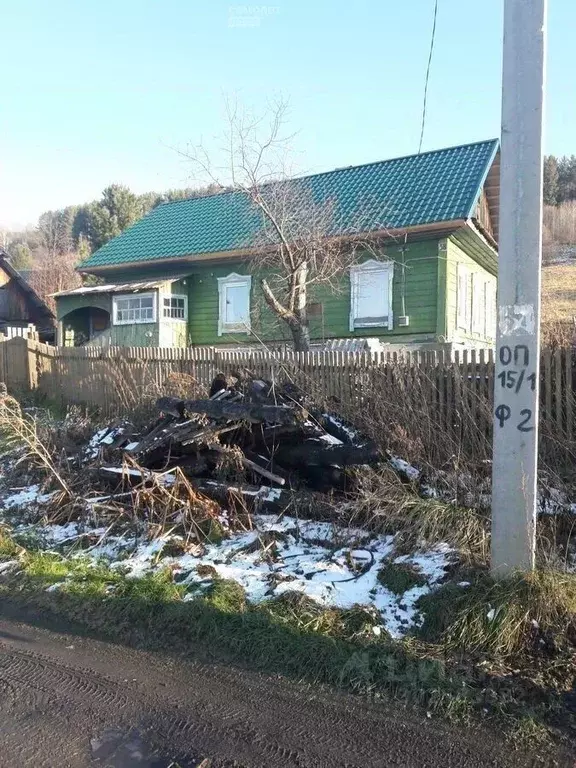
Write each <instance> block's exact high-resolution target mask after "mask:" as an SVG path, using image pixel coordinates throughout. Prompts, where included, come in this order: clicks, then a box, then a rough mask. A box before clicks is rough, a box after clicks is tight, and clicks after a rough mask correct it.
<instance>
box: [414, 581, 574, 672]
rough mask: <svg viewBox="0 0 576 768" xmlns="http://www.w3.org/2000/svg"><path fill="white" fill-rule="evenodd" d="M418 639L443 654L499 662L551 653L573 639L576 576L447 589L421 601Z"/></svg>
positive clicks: (485, 583)
mask: <svg viewBox="0 0 576 768" xmlns="http://www.w3.org/2000/svg"><path fill="white" fill-rule="evenodd" d="M420 608H421V610H422V611H423V612H424V615H425V621H424V625H423V627H422V630H421V633H422V636H423V637H424V638H425V639H427V640H430V641H435V642H442V644H443V645H444V647H445V648H448V649H451V650H459V651H467V652H474V651H482V652H483V653H489V654H491V655H494V656H498V657H500V658H502V659H507V658H511V657H517V656H519V655H523V654H525V653H527V652H534V651H539V650H540V651H541V650H545V649H546V648H548V650H550V651H552V650H553V649H554V648H555V647H556V646H557V645H558V644H565V643H566V642H569V638H572V639H574V636H575V635H574V633H575V625H574V615H575V613H576V576H574V575H572V574H563V573H558V572H552V571H534V572H533V573H528V574H524V575H518V576H515V577H512V578H510V579H506V580H502V581H498V582H494V581H492V580H491V579H490V577H489V576H481V577H480V578H478V579H477V580H476V581H475V582H474V583H473V584H471V585H470V586H469V587H468V588H466V589H461V588H460V587H457V586H456V585H455V584H447V585H445V586H444V587H443V588H441V589H440V590H439V591H437V592H435V593H432V594H430V595H426V596H424V597H423V598H421V599H420Z"/></svg>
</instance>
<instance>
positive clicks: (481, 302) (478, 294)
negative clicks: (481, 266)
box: [472, 272, 486, 336]
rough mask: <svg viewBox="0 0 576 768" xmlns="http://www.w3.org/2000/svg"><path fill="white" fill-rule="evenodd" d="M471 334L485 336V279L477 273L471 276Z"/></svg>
mask: <svg viewBox="0 0 576 768" xmlns="http://www.w3.org/2000/svg"><path fill="white" fill-rule="evenodd" d="M472 333H475V334H477V335H478V336H484V335H485V334H486V279H485V277H484V275H481V274H480V273H479V272H474V273H473V275H472Z"/></svg>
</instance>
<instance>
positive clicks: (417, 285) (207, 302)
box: [188, 240, 438, 344]
mask: <svg viewBox="0 0 576 768" xmlns="http://www.w3.org/2000/svg"><path fill="white" fill-rule="evenodd" d="M368 258H373V257H372V256H369V255H368V254H366V255H365V256H364V258H361V259H359V261H362V260H366V259H368ZM380 258H382V259H383V260H386V259H392V260H393V261H394V262H395V266H394V284H393V312H394V329H393V330H388V329H387V328H381V329H380V328H365V329H358V330H355V331H352V332H351V331H350V328H349V318H350V277H349V274H348V273H347V272H346V273H345V274H344V275H343V276H342V280H341V284H340V287H339V289H338V290H337V291H334V290H332V289H330V288H328V287H327V286H323V285H317V286H311V288H310V295H309V304H312V305H316V306H315V307H314V308H315V310H316V312H317V314H316V313H315V314H313V315H311V317H310V334H311V336H312V338H313V339H323V338H327V339H328V338H346V337H362V336H372V337H374V336H377V337H381V338H383V339H390V341H398V342H403V341H406V342H408V341H412V340H418V339H421V340H428V339H433V338H434V336H435V334H436V323H437V313H438V293H437V283H438V241H437V240H430V241H425V242H418V243H411V244H408V246H407V248H406V249H405V253H404V256H403V255H402V251H401V248H400V246H399V245H398V244H394V246H392V247H390V248H386V249H384V250H383V252H382V254H381V256H380ZM402 258H404V259H405V270H406V277H405V284H403V279H402V266H401V262H402ZM232 272H236V273H238V274H249V272H250V270H249V266H248V264H247V263H245V262H244V263H242V262H226V263H224V264H218V265H205V264H201V263H198V264H197V265H192V268H191V274H190V278H189V281H188V282H189V293H188V296H189V303H188V307H189V309H188V313H189V331H190V334H189V335H190V339H191V342H192V343H194V344H222V343H231V342H238V343H246V342H252V343H254V341H255V340H256V339H257V338H261V339H263V340H266V341H282V340H289V339H290V334H289V332H288V330H287V328H286V327H285V326H284V325H283V324H282V323H280V322H279V321H278V319H277V318H276V316H275V315H274V314H273V313H272V312H271V310H270V309H269V307H268V305H267V304H266V302H265V301H264V297H263V295H262V291H261V288H260V285H259V276H258V275H257V274H253V276H252V296H251V309H252V330H253V333H252V334H250V335H248V334H241V333H234V334H228V335H223V336H218V309H219V300H218V278H220V277H226V276H227V275H229V274H231V273H232ZM403 291H404V293H405V302H404V304H405V312H406V314H408V315H409V317H410V325H409V326H408V327H407V328H399V327H398V324H397V318H398V317H399V316H400V314H401V313H402V311H403V309H402V292H403Z"/></svg>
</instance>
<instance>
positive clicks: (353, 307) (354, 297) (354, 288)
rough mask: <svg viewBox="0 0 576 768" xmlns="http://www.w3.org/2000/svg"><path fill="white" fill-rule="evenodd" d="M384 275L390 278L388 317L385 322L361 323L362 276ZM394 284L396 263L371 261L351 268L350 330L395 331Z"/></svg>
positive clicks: (378, 320)
mask: <svg viewBox="0 0 576 768" xmlns="http://www.w3.org/2000/svg"><path fill="white" fill-rule="evenodd" d="M370 272H372V273H374V274H376V273H384V274H385V275H387V277H388V283H387V285H388V316H387V317H386V319H385V320H383V321H382V320H380V318H378V319H377V320H375V321H374V322H364V323H361V322H359V321H358V319H357V317H356V313H357V307H358V298H359V296H358V294H359V287H360V275H364V274H367V273H370ZM393 284H394V263H393V262H392V261H376V259H370V260H369V261H365V262H363V263H362V264H355V265H354V266H352V267H350V320H349V330H350V331H355V330H361V329H362V328H387V329H388V330H389V331H391V330H393V329H394V312H393V309H392V297H393Z"/></svg>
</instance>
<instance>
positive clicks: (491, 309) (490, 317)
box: [485, 278, 498, 340]
mask: <svg viewBox="0 0 576 768" xmlns="http://www.w3.org/2000/svg"><path fill="white" fill-rule="evenodd" d="M497 288H498V283H497V280H496V279H495V278H490V279H489V280H487V281H486V289H485V290H486V297H485V300H486V332H485V333H486V338H487V339H491V340H494V339H495V338H496V291H497Z"/></svg>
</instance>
